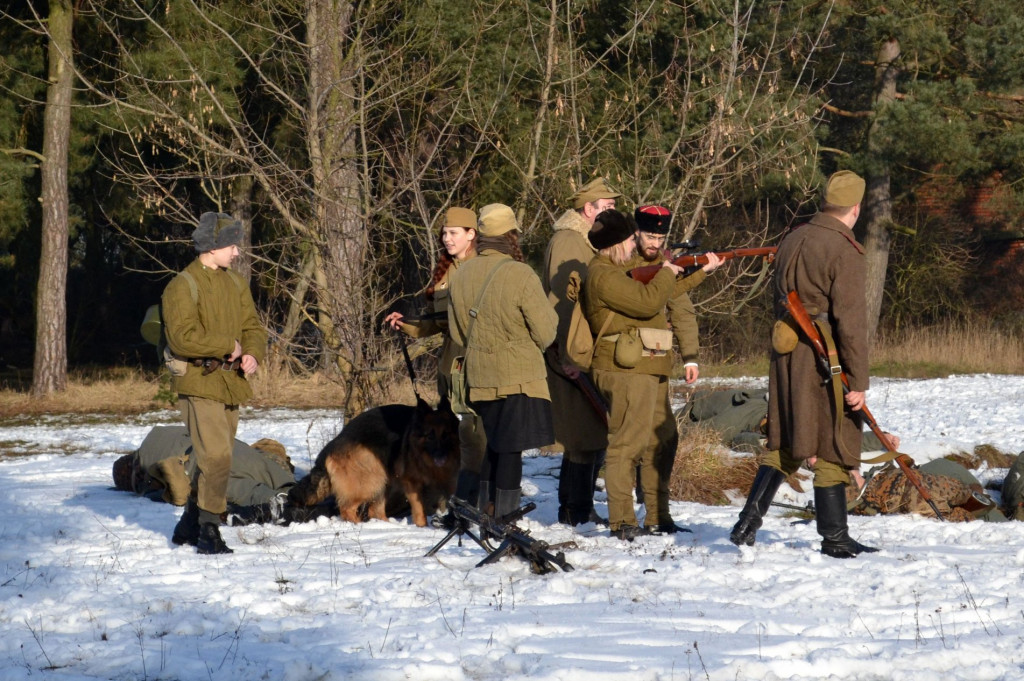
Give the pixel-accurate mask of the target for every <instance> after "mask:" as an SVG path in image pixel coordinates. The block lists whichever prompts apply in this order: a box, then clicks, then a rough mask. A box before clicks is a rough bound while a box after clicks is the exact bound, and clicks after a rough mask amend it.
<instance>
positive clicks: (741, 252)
mask: <svg viewBox="0 0 1024 681" xmlns="http://www.w3.org/2000/svg"><path fill="white" fill-rule="evenodd" d="M777 250H778V248H776V247H775V246H764V247H762V248H735V249H733V250H731V251H705V252H703V253H687V254H686V255H677V256H675V257H674V258H673V257H671V255H667V256H666V257H668V258H670V259H671V261H672V264H673V265H678V266H679V267H700V266H702V265H707V264H708V254H709V253H712V252H713V253H714V254H715V255H717V256H718V257H719V258H721V259H722V260H732V259H733V258H768V262H771V261H772V260H773V259H774V258H775V252H776V251H777ZM661 268H662V265H660V264H659V265H644V266H642V267H634V268H633V269H631V270H630V271H629V272H628V275H629V276H630V277H631V278H633V279H635V280H636V281H639V282H641V283H643V284H646V283H647V282H649V281H650V280H651V279H654V275H656V274H657V273H658V272H659V271H660V270H661Z"/></svg>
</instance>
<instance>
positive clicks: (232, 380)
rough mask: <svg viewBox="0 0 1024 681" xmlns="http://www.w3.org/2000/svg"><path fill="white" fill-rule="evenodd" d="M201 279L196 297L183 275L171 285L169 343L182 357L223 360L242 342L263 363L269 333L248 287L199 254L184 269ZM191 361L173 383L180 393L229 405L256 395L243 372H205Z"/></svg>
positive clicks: (165, 306)
mask: <svg viewBox="0 0 1024 681" xmlns="http://www.w3.org/2000/svg"><path fill="white" fill-rule="evenodd" d="M185 271H186V272H188V273H189V274H191V275H192V277H193V279H194V280H195V284H196V294H197V295H196V300H195V301H193V298H192V290H191V287H190V286H189V282H188V280H187V279H186V278H185V277H183V276H182V275H181V274H179V275H178V276H176V277H175V278H174V279H172V280H171V282H170V283H169V284H167V288H165V289H164V293H163V297H162V298H161V307H162V311H163V320H164V330H165V333H166V335H167V344H168V346H169V347H170V348H171V351H172V352H174V353H175V354H176V355H178V356H179V357H183V358H186V359H193V358H214V359H223V358H225V357H226V356H227V355H229V354H231V352H232V351H233V350H234V348H235V340H237V341H238V342H239V343H240V344H241V346H242V354H247V355H252V356H253V357H255V358H256V360H257V361H258V362H260V363H262V362H263V360H264V358H265V355H266V349H267V332H266V331H265V330H264V329H263V327H262V326H261V325H260V320H259V317H258V316H257V315H256V306H255V304H254V303H253V300H252V293H251V292H250V291H249V286H248V285H247V284H246V283H245V281H244V280H243V279H242V277H241V276H239V275H238V274H237V273H236V272H232V271H231V270H225V269H220V268H218V269H211V268H209V267H206V266H205V265H203V263H202V262H200V260H199V258H196V259H195V260H193V261H192V263H191V264H190V265H189V266H188V267H186V268H185ZM202 374H203V368H202V367H197V366H192V365H191V364H190V365H189V367H188V370H187V372H186V374H185V375H184V376H175V377H174V378H173V382H172V388H173V389H174V390H175V391H177V392H178V394H179V395H188V396H192V397H203V398H207V399H211V400H217V401H218V402H223V403H224V404H241V403H243V402H245V401H246V400H248V399H250V398H251V397H252V388H251V387H250V386H249V383H248V381H246V380H245V377H244V376H242V375H241V372H240V371H223V370H219V369H218V370H215V371H213V372H211V373H209V374H207V375H206V376H203V375H202Z"/></svg>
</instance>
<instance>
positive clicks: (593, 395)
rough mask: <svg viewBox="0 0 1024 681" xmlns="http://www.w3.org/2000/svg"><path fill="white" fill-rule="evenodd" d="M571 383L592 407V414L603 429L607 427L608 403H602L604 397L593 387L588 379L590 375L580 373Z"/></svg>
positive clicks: (592, 383)
mask: <svg viewBox="0 0 1024 681" xmlns="http://www.w3.org/2000/svg"><path fill="white" fill-rule="evenodd" d="M573 383H575V384H576V387H577V388H579V389H580V392H581V393H583V397H585V398H587V403H588V404H590V406H591V407H593V409H594V412H595V413H596V414H597V416H598V418H600V419H601V421H602V422H603V423H604V425H605V427H607V426H608V403H607V402H605V401H604V397H603V396H602V395H601V392H600V391H599V390H598V389H597V386H596V385H594V382H593V381H592V380H591V379H590V375H589V374H586V373H584V372H583V371H580V373H579V375H578V376H576V378H575V379H573Z"/></svg>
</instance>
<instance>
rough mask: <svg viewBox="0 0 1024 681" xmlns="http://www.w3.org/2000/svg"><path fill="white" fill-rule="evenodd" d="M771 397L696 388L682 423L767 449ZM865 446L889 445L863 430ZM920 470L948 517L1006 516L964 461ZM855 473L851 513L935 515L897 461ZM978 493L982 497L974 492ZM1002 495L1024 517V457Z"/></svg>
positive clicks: (731, 442) (738, 446)
mask: <svg viewBox="0 0 1024 681" xmlns="http://www.w3.org/2000/svg"><path fill="white" fill-rule="evenodd" d="M767 396H768V391H767V390H764V389H749V390H718V391H714V390H701V391H697V392H695V393H694V394H693V396H692V397H691V398H690V400H689V401H688V402H687V404H686V406H685V407H684V408H683V410H682V411H681V413H680V418H681V419H682V420H683V422H684V423H686V422H688V423H693V424H701V425H704V426H708V427H710V428H713V429H714V430H716V431H718V432H719V434H720V436H721V439H722V443H723V444H724V445H726V446H727V447H729V448H730V449H735V450H738V451H758V450H763V447H764V441H765V434H764V430H763V428H764V424H765V421H766V418H767V410H768V401H767ZM894 439H895V444H896V446H897V447H898V446H899V438H896V437H895V436H894ZM861 449H862V451H865V452H870V451H883V450H884V449H885V448H884V447H883V446H882V443H881V442H880V441H879V439H878V438H877V437H876V436H875V434H874V433H872V432H871V431H864V434H863V437H862V441H861ZM919 471H920V473H921V477H922V479H923V480H924V484H925V487H926V489H927V490H928V493H929V495H930V496H931V497H932V501H934V502H935V503H936V505H937V506H938V507H939V511H941V512H942V514H943V517H944V518H945V519H946V520H951V521H956V522H962V521H967V520H975V519H982V520H986V521H989V522H1002V521H1005V520H1006V515H1004V514H1003V513H1001V512H1000V510H999V509H998V508H996V507H995V504H994V502H993V501H992V500H991V499H990V498H988V497H987V496H985V494H984V491H983V489H982V486H981V483H980V482H979V481H978V479H977V478H975V477H974V476H973V475H971V473H970V472H969V471H968V470H967V469H966V468H964V467H963V466H961V465H960V464H957V463H955V462H953V461H950V460H948V459H937V460H935V461H929V462H928V463H925V464H923V465H922V466H920V468H919ZM851 475H852V477H853V484H851V485H849V487H848V488H847V491H848V493H849V496H850V500H849V501H850V503H849V505H848V509H849V512H850V513H855V514H858V515H875V514H883V515H885V514H893V513H917V514H919V515H922V516H926V517H931V518H934V517H935V513H934V512H933V511H932V510H931V507H930V506H928V504H927V503H926V502H925V501H924V499H923V498H922V497H921V495H920V493H919V492H918V491H917V490H916V489H915V488H914V486H913V485H911V484H910V483H909V482H908V481H907V478H906V476H905V475H903V474H902V472H901V471H900V470H899V468H898V467H897V466H896V465H895V464H886V465H885V466H879V467H875V468H872V469H871V470H869V471H868V473H867V475H865V476H864V477H861V476H860V474H859V473H858V472H854V473H853V474H851ZM865 481H867V483H866V487H865ZM862 490H863V493H861V491H862ZM975 493H977V494H978V495H980V496H975ZM1002 499H1003V507H1004V508H1006V509H1008V511H1007V514H1008V515H1011V516H1012V515H1013V513H1014V512H1016V513H1017V514H1018V515H1019V516H1020V518H1019V519H1022V520H1024V461H1022V458H1021V457H1018V463H1016V464H1014V468H1011V470H1010V473H1009V474H1008V475H1007V477H1006V481H1005V482H1004V484H1003V493H1002Z"/></svg>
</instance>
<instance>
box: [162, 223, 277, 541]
mask: <svg viewBox="0 0 1024 681" xmlns="http://www.w3.org/2000/svg"><path fill="white" fill-rule="evenodd" d="M192 240H193V242H194V245H195V249H196V251H197V252H198V253H199V256H198V257H197V258H196V259H195V260H194V261H192V263H191V264H190V265H189V266H188V267H186V268H185V269H184V270H183V271H182V272H181V273H179V274H178V276H176V277H175V278H174V279H172V280H171V282H170V283H169V284H168V285H167V288H165V289H164V294H163V297H162V299H161V304H162V312H163V321H164V329H165V332H166V335H167V345H168V347H169V348H170V350H171V352H172V353H173V354H174V356H175V357H176V358H178V359H180V360H184V363H185V369H184V372H183V373H181V374H180V375H175V376H173V378H172V386H171V387H172V389H173V390H175V391H176V392H177V393H178V405H179V408H180V409H181V414H182V417H183V418H184V420H185V425H186V426H187V427H188V433H189V437H190V438H191V439H192V448H193V451H194V453H195V457H196V464H197V468H196V472H195V474H194V477H193V479H192V494H191V495H190V496H189V499H188V502H187V504H186V506H185V512H184V513H183V514H182V516H181V519H180V520H179V521H178V524H177V526H176V527H175V528H174V534H173V535H172V537H171V541H173V542H174V543H175V544H188V545H190V546H195V547H196V550H197V551H198V552H199V553H233V552H232V550H231V549H230V548H228V547H227V545H226V544H225V543H224V540H223V539H222V538H221V536H220V529H219V525H220V514H221V513H223V512H224V510H225V508H226V507H227V497H226V492H227V485H228V478H229V476H230V472H231V449H232V446H233V444H234V439H235V431H236V430H237V429H238V405H239V404H241V403H243V402H245V401H246V400H248V399H250V398H251V397H252V388H251V387H250V386H249V383H248V381H247V380H246V378H247V377H248V376H250V375H251V374H252V373H253V372H255V371H256V367H257V366H258V365H259V363H260V362H262V361H263V357H264V353H265V351H266V346H267V333H266V331H264V329H263V327H262V326H261V325H260V321H259V317H258V316H257V315H256V306H255V304H254V303H253V300H252V293H251V292H250V291H249V285H248V283H247V282H246V281H245V280H244V279H242V277H241V276H240V275H239V274H237V273H235V272H232V271H231V269H230V268H231V263H232V262H233V261H234V260H235V259H236V258H237V257H238V256H239V250H238V244H239V243H240V242H241V240H242V223H241V222H239V221H238V220H236V219H234V218H233V217H231V216H230V215H228V214H226V213H203V214H202V216H200V218H199V226H198V227H196V229H195V231H194V232H192Z"/></svg>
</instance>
